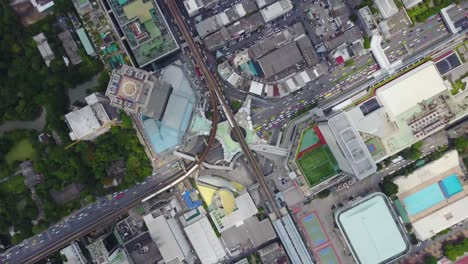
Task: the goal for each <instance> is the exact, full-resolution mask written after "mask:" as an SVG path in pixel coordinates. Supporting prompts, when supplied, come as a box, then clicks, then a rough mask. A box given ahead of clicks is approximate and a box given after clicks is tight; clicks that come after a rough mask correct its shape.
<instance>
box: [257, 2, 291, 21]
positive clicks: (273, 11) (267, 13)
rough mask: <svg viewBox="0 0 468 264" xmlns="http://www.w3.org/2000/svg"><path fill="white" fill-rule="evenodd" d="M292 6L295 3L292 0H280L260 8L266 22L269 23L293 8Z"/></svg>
mask: <svg viewBox="0 0 468 264" xmlns="http://www.w3.org/2000/svg"><path fill="white" fill-rule="evenodd" d="M292 8H293V4H292V2H291V0H278V1H277V2H275V3H274V4H271V5H269V6H267V7H265V8H263V9H262V10H260V13H261V14H262V17H263V20H264V21H265V23H268V22H270V21H273V20H275V19H277V18H279V17H280V16H282V15H284V14H286V13H287V12H289V11H290V10H292Z"/></svg>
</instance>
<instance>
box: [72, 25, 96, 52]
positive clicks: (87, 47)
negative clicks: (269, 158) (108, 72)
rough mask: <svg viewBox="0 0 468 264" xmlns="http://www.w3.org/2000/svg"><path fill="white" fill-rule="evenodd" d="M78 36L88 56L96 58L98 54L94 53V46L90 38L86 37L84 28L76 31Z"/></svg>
mask: <svg viewBox="0 0 468 264" xmlns="http://www.w3.org/2000/svg"><path fill="white" fill-rule="evenodd" d="M76 34H78V37H79V38H80V41H81V45H83V47H84V49H85V51H86V54H88V55H89V56H96V55H97V54H96V52H95V51H94V48H93V45H92V44H91V42H90V41H89V38H88V36H87V35H86V31H85V30H84V28H79V29H77V30H76Z"/></svg>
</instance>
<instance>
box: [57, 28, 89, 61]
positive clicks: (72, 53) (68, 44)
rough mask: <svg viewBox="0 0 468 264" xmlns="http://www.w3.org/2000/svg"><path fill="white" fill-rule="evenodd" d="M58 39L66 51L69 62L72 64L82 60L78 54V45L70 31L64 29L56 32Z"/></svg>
mask: <svg viewBox="0 0 468 264" xmlns="http://www.w3.org/2000/svg"><path fill="white" fill-rule="evenodd" d="M58 37H59V39H60V41H62V46H63V48H65V52H66V53H67V56H68V58H69V59H70V62H71V63H72V64H74V65H76V64H78V63H80V62H82V61H83V60H82V59H81V57H80V54H78V46H77V45H76V42H75V41H74V40H73V37H72V35H71V33H70V31H68V30H65V31H63V32H62V33H60V34H58Z"/></svg>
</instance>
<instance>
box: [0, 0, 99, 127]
mask: <svg viewBox="0 0 468 264" xmlns="http://www.w3.org/2000/svg"><path fill="white" fill-rule="evenodd" d="M58 2H59V3H63V8H66V7H68V8H69V5H70V3H69V2H70V1H58ZM60 5H61V4H58V5H57V3H56V5H55V6H54V11H56V9H57V10H59V11H60ZM57 6H58V7H57ZM71 8H72V9H73V5H71ZM72 9H69V10H72ZM59 11H57V13H55V15H50V16H48V17H47V18H45V19H44V20H42V21H40V22H38V23H36V24H34V25H32V26H29V27H27V28H25V27H23V26H22V25H21V23H20V21H19V19H18V16H17V15H16V14H15V13H14V11H13V10H12V8H11V7H10V6H9V4H8V1H0V36H1V37H0V54H2V55H1V60H0V97H1V98H2V103H1V104H0V122H2V121H5V120H31V119H34V118H35V117H37V116H38V115H39V114H40V109H41V106H45V108H46V109H47V111H48V112H49V113H54V114H51V115H48V116H47V118H48V121H49V125H54V126H63V120H60V116H61V114H62V113H64V112H65V111H66V110H67V107H68V98H67V89H68V88H71V87H74V86H75V85H77V84H78V83H80V82H82V81H83V80H87V79H89V78H90V77H91V76H93V75H94V74H96V73H97V72H99V71H100V70H102V65H101V64H100V62H99V61H98V60H96V59H94V58H91V57H89V56H86V55H83V56H82V58H83V62H82V63H80V64H79V65H69V67H66V66H65V65H64V62H63V60H62V59H61V58H62V55H64V54H65V51H64V49H63V47H62V45H61V42H60V40H59V39H58V37H57V34H58V33H60V31H61V30H60V29H59V28H57V27H56V26H54V24H55V22H56V21H55V20H56V15H58V14H59V13H60V12H59ZM41 32H42V33H44V35H45V36H46V38H47V41H48V43H49V44H50V46H51V48H52V50H53V52H54V53H55V59H54V60H52V62H51V64H50V67H47V66H46V64H45V62H44V60H43V59H42V57H41V55H40V53H39V50H38V49H37V46H36V45H37V44H36V42H35V41H34V40H33V38H32V37H33V36H35V35H37V34H38V33H41ZM81 52H83V51H82V50H81ZM59 124H60V125H59Z"/></svg>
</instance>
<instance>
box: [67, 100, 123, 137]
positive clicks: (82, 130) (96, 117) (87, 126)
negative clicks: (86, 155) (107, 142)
mask: <svg viewBox="0 0 468 264" xmlns="http://www.w3.org/2000/svg"><path fill="white" fill-rule="evenodd" d="M85 101H86V103H87V105H86V106H85V107H82V108H77V107H75V108H74V110H73V111H72V112H70V113H68V114H66V115H65V122H66V123H67V125H68V127H69V128H70V130H71V131H70V133H69V136H70V139H71V140H73V141H75V140H94V139H95V138H97V137H98V136H100V135H102V134H104V133H106V132H107V131H109V130H110V128H111V125H112V122H115V121H116V120H117V118H118V113H117V110H116V109H115V108H113V107H111V106H110V105H109V100H108V99H107V98H106V97H104V96H102V95H100V94H98V93H93V94H90V95H88V96H87V97H86V98H85Z"/></svg>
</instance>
